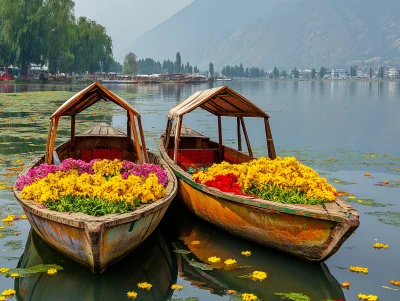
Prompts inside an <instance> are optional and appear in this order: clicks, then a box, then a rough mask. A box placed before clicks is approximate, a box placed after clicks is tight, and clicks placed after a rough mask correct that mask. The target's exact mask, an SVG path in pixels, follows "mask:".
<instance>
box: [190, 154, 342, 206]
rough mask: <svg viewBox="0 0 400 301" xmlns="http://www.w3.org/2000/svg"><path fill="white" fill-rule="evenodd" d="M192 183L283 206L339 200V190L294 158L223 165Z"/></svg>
mask: <svg viewBox="0 0 400 301" xmlns="http://www.w3.org/2000/svg"><path fill="white" fill-rule="evenodd" d="M193 179H194V180H195V181H196V182H198V183H202V184H205V185H207V186H211V187H215V188H218V189H220V190H221V191H223V192H232V193H235V194H239V195H246V194H247V195H253V196H257V197H259V198H261V199H266V200H270V201H276V202H281V203H290V204H322V203H324V202H329V201H333V200H335V198H336V196H337V192H336V189H335V188H334V187H333V186H332V185H330V184H329V183H328V182H327V180H326V179H325V178H321V177H320V176H319V174H318V173H317V172H316V171H314V170H313V169H312V168H310V167H307V166H305V165H303V164H301V163H299V162H298V161H297V160H296V158H294V157H285V158H279V157H278V158H276V159H275V160H270V159H268V158H264V157H261V158H259V159H255V160H252V161H250V162H245V163H242V164H230V163H228V162H222V163H220V164H214V165H213V166H211V167H210V168H208V170H207V171H204V170H203V171H199V172H197V173H195V174H194V175H193Z"/></svg>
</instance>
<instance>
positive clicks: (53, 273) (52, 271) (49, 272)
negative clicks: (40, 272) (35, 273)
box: [47, 269, 57, 275]
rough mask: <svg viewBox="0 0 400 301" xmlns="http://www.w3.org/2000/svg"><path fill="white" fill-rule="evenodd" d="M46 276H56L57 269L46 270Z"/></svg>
mask: <svg viewBox="0 0 400 301" xmlns="http://www.w3.org/2000/svg"><path fill="white" fill-rule="evenodd" d="M47 274H49V275H55V274H57V269H48V270H47Z"/></svg>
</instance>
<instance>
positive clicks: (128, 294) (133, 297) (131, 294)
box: [127, 291, 137, 299]
mask: <svg viewBox="0 0 400 301" xmlns="http://www.w3.org/2000/svg"><path fill="white" fill-rule="evenodd" d="M127 296H128V298H129V299H136V297H137V293H136V292H134V291H132V292H127Z"/></svg>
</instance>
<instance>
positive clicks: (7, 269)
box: [0, 268, 10, 273]
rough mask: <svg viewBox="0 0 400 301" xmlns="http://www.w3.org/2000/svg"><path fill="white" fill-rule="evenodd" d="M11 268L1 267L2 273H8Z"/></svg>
mask: <svg viewBox="0 0 400 301" xmlns="http://www.w3.org/2000/svg"><path fill="white" fill-rule="evenodd" d="M9 270H10V269H9V268H0V273H7V272H8V271H9Z"/></svg>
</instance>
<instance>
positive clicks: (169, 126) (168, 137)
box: [164, 118, 172, 148]
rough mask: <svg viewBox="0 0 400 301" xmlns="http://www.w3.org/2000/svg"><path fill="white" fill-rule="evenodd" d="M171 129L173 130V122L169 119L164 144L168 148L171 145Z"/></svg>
mask: <svg viewBox="0 0 400 301" xmlns="http://www.w3.org/2000/svg"><path fill="white" fill-rule="evenodd" d="M171 129H172V121H171V119H169V118H168V121H167V128H166V129H165V137H164V139H165V143H164V147H165V148H168V145H169V139H170V138H171Z"/></svg>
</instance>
